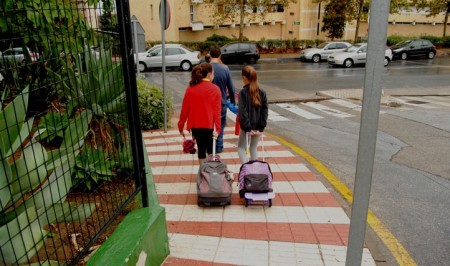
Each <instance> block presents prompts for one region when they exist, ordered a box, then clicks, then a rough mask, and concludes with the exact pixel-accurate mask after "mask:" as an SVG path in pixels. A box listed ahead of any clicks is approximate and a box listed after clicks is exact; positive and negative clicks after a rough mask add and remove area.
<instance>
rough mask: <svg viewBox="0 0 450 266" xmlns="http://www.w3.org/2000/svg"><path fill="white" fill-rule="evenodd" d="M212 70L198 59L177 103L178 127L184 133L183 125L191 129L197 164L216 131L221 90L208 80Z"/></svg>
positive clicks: (209, 147) (202, 157) (215, 136)
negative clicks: (181, 97) (178, 106)
mask: <svg viewBox="0 0 450 266" xmlns="http://www.w3.org/2000/svg"><path fill="white" fill-rule="evenodd" d="M213 79H214V72H213V69H212V66H211V65H210V64H209V63H202V64H200V65H197V66H195V67H194V68H193V69H192V73H191V81H190V82H189V86H188V87H187V89H186V92H185V94H184V98H183V105H182V107H181V114H180V119H179V121H178V130H179V131H180V134H181V135H183V137H184V132H183V129H184V126H185V124H186V120H187V126H186V130H188V131H191V132H192V136H193V138H194V139H195V140H196V142H197V149H198V161H199V163H200V164H201V162H202V160H203V159H205V158H206V152H207V153H208V154H212V147H213V137H214V138H217V135H218V134H219V132H220V113H221V111H222V94H221V92H220V89H219V87H217V86H216V85H214V84H213V83H212V82H211V81H212V80H213Z"/></svg>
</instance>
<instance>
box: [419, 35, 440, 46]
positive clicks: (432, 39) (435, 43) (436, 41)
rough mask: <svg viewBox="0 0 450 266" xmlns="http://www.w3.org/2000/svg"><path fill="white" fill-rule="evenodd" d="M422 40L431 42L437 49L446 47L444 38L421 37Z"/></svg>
mask: <svg viewBox="0 0 450 266" xmlns="http://www.w3.org/2000/svg"><path fill="white" fill-rule="evenodd" d="M420 38H422V39H425V40H429V41H430V42H431V43H432V44H434V45H435V46H436V47H442V46H443V45H444V38H442V37H436V36H430V35H424V36H420Z"/></svg>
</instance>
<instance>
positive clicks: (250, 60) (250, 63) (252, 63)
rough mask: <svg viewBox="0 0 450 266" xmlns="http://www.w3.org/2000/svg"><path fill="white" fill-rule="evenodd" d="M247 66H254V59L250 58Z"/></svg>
mask: <svg viewBox="0 0 450 266" xmlns="http://www.w3.org/2000/svg"><path fill="white" fill-rule="evenodd" d="M248 64H249V65H254V64H256V58H254V57H250V58H249V59H248Z"/></svg>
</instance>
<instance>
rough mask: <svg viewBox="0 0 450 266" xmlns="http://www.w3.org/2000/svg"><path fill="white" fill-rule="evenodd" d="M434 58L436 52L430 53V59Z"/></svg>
mask: <svg viewBox="0 0 450 266" xmlns="http://www.w3.org/2000/svg"><path fill="white" fill-rule="evenodd" d="M434 56H435V54H434V52H432V51H431V52H429V53H428V59H433V58H434Z"/></svg>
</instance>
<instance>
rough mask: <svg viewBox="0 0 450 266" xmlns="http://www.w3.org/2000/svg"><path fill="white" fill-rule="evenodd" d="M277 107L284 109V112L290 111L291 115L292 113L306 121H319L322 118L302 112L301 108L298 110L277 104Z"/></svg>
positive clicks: (290, 105)
mask: <svg viewBox="0 0 450 266" xmlns="http://www.w3.org/2000/svg"><path fill="white" fill-rule="evenodd" d="M277 106H279V107H281V108H283V109H286V110H288V111H290V112H292V113H294V114H296V115H298V116H301V117H303V118H306V119H321V118H323V117H322V116H320V115H316V114H313V113H311V112H308V111H306V110H303V109H301V108H299V107H297V106H295V105H293V104H288V103H280V104H277Z"/></svg>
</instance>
